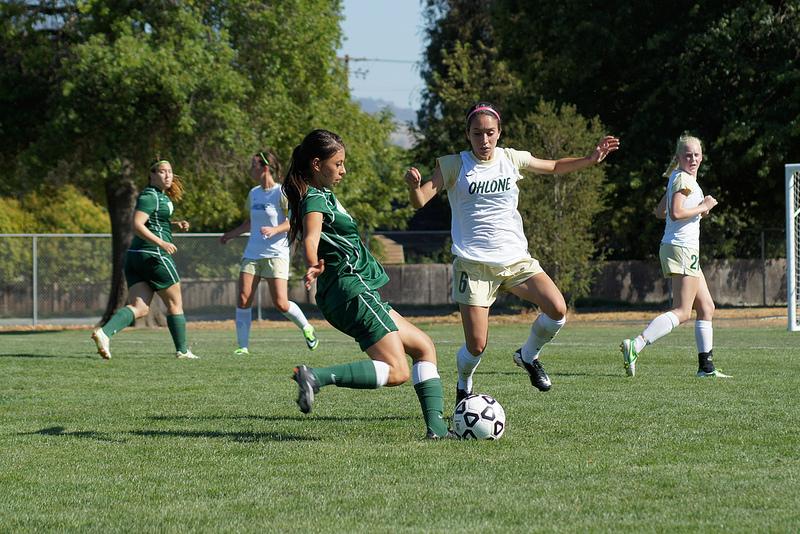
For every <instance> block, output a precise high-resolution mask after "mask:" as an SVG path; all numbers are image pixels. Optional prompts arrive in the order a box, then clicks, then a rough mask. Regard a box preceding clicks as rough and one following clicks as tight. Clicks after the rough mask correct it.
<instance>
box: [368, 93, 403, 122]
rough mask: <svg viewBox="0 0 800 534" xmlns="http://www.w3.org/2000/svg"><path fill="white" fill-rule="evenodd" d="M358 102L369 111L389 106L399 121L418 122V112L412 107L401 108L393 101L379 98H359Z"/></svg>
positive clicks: (373, 111) (372, 111)
mask: <svg viewBox="0 0 800 534" xmlns="http://www.w3.org/2000/svg"><path fill="white" fill-rule="evenodd" d="M356 102H358V105H360V106H361V109H363V110H364V111H366V112H367V113H377V112H379V111H381V110H382V109H384V108H389V111H391V112H392V114H393V115H394V118H395V120H397V122H417V112H416V111H414V110H413V109H411V108H399V107H397V106H395V105H394V104H392V103H391V102H388V101H386V100H381V99H379V98H358V99H356Z"/></svg>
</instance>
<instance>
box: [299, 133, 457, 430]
mask: <svg viewBox="0 0 800 534" xmlns="http://www.w3.org/2000/svg"><path fill="white" fill-rule="evenodd" d="M344 160H345V146H344V143H343V141H342V139H341V138H340V137H339V136H338V135H336V134H334V133H332V132H329V131H327V130H314V131H313V132H311V133H309V134H308V135H307V136H306V137H305V139H303V142H302V143H301V144H300V145H298V146H297V147H296V148H295V149H294V152H293V153H292V162H291V166H290V168H289V171H288V174H287V176H286V179H285V180H284V183H283V190H284V192H285V194H286V197H287V198H288V200H289V217H290V221H291V222H290V224H291V230H290V232H289V241H290V242H293V241H294V240H295V239H297V238H298V237H299V238H301V239H302V246H303V252H304V256H305V261H306V266H307V267H308V270H307V271H306V275H305V277H304V280H305V284H306V288H307V289H311V285H312V284H313V283H314V282H315V281H316V283H317V293H316V300H317V305H318V306H319V308H320V310H321V311H322V314H323V315H324V316H325V318H326V319H327V320H328V322H330V323H331V324H332V325H333V326H335V327H336V328H337V329H339V330H341V331H342V332H344V333H345V334H347V335H349V336H351V337H353V338H354V339H355V340H356V341H357V342H358V344H359V346H360V347H361V350H363V351H364V352H366V353H367V355H368V356H369V357H370V360H367V361H363V360H362V361H356V362H351V363H347V364H342V365H334V366H331V367H317V368H309V367H306V366H305V365H300V366H298V367H296V368H295V369H294V375H293V379H294V380H295V381H296V382H297V385H298V388H299V395H298V398H297V404H298V406H299V407H300V411H302V412H303V413H309V412H310V411H311V408H312V405H313V403H314V395H315V394H316V393H318V392H319V390H320V388H322V387H325V386H329V385H336V386H339V387H346V388H353V389H377V388H379V387H381V386H399V385H400V384H402V383H404V382H406V381H407V380H408V379H409V377H410V378H411V379H412V381H413V383H414V389H415V390H416V392H417V397H418V398H419V402H420V404H421V406H422V413H423V416H424V418H425V425H426V427H427V433H426V436H425V437H426V438H429V439H438V438H443V437H450V436H451V435H452V434H450V432H449V430H448V428H447V423H446V422H445V420H444V419H443V418H442V410H443V408H444V399H443V394H442V382H441V380H440V378H439V372H438V370H437V367H436V348H435V347H434V345H433V341H431V338H430V337H428V335H427V334H425V333H424V332H422V330H420V329H418V328H417V327H415V326H414V325H412V324H411V323H409V322H408V321H407V320H406V319H404V318H403V317H402V316H401V315H400V314H399V313H397V312H396V311H395V310H393V309H392V308H391V306H389V304H388V303H386V302H384V301H383V300H382V299H381V296H380V294H379V293H378V288H380V287H382V286H383V285H385V284H386V283H387V282H388V281H389V277H388V276H387V275H386V272H385V271H384V269H383V267H382V266H381V264H380V263H378V262H377V261H376V260H375V258H374V257H373V256H372V254H370V252H369V250H367V248H366V247H365V246H364V244H363V243H362V242H361V238H360V236H359V233H358V227H357V225H356V222H355V221H354V220H353V218H352V217H351V216H350V215H349V214H348V213H347V211H345V209H344V208H343V207H342V205H341V204H340V203H339V201H338V200H337V199H336V197H335V196H334V194H333V192H332V191H331V188H332V187H333V186H335V185H336V184H338V183H339V182H340V181H341V180H342V178H343V177H344V175H345V167H344ZM406 355H409V356H411V359H412V360H413V362H414V364H413V367H412V368H411V369H409V365H408V361H407V359H406Z"/></svg>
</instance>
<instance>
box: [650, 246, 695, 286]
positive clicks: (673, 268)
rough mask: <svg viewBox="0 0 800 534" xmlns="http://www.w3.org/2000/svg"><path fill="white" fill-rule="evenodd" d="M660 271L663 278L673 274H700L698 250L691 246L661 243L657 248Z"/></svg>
mask: <svg viewBox="0 0 800 534" xmlns="http://www.w3.org/2000/svg"><path fill="white" fill-rule="evenodd" d="M658 257H659V259H660V260H661V272H662V273H664V277H665V278H669V277H670V276H675V275H685V276H695V277H697V276H700V273H701V272H702V271H701V269H700V251H699V250H697V249H693V248H687V247H681V246H678V245H670V244H669V243H661V247H660V248H659V249H658Z"/></svg>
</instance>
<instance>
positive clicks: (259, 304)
mask: <svg viewBox="0 0 800 534" xmlns="http://www.w3.org/2000/svg"><path fill="white" fill-rule="evenodd" d="M263 285H264V284H258V291H256V306H258V320H259V321H262V320H263V319H262V318H261V286H263ZM237 298H238V297H237Z"/></svg>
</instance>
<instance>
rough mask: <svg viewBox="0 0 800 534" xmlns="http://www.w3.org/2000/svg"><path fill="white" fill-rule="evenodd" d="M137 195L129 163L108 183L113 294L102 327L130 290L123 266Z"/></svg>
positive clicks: (130, 236)
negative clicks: (126, 282)
mask: <svg viewBox="0 0 800 534" xmlns="http://www.w3.org/2000/svg"><path fill="white" fill-rule="evenodd" d="M137 192H138V189H137V187H136V183H135V181H134V179H133V167H132V166H131V164H130V162H128V161H125V162H123V164H122V170H121V171H120V173H119V176H118V178H117V179H116V180H110V181H108V182H106V202H107V204H108V216H109V218H110V219H111V261H112V269H111V292H110V293H109V295H108V304H107V305H106V311H105V312H104V313H103V318H102V319H101V324H105V322H106V321H108V320H109V319H110V318H111V316H112V315H113V314H114V312H115V311H116V310H117V309H118V308H120V307H122V306H124V305H125V299H126V297H127V293H128V288H127V286H126V284H125V275H124V272H123V267H124V265H125V253H126V252H127V250H128V247H129V246H130V244H131V239H133V212H134V208H135V207H136V195H137Z"/></svg>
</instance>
